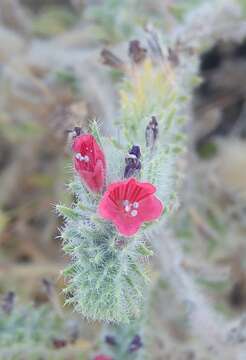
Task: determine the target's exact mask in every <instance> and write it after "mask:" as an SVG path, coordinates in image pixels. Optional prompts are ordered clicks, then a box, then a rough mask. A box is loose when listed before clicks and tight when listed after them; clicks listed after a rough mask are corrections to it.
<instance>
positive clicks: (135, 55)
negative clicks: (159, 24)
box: [128, 40, 147, 64]
mask: <svg viewBox="0 0 246 360" xmlns="http://www.w3.org/2000/svg"><path fill="white" fill-rule="evenodd" d="M128 54H129V57H130V59H131V60H132V62H133V63H135V64H140V63H141V62H143V61H144V59H145V58H146V54H147V49H145V48H143V47H141V44H140V41H138V40H133V41H130V44H129V50H128Z"/></svg>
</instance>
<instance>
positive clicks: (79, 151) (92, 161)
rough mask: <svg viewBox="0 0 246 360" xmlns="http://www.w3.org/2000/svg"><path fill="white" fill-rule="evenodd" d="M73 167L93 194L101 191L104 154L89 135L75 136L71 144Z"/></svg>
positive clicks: (103, 177) (104, 165) (104, 164)
mask: <svg viewBox="0 0 246 360" xmlns="http://www.w3.org/2000/svg"><path fill="white" fill-rule="evenodd" d="M72 150H73V152H74V167H75V170H76V171H77V172H78V174H79V175H80V177H81V179H82V180H83V181H84V182H85V184H86V185H87V187H88V188H89V189H90V190H91V191H94V192H99V191H101V190H102V188H103V185H104V179H105V172H106V163H105V157H104V154H103V152H102V150H101V148H100V146H99V145H98V143H97V142H96V139H95V138H94V137H93V136H92V135H90V134H82V135H79V136H76V137H75V139H74V142H73V146H72Z"/></svg>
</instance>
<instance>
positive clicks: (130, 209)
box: [122, 200, 139, 217]
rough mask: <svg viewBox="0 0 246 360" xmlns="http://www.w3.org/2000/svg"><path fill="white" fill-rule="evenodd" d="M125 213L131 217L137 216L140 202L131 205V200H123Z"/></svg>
mask: <svg viewBox="0 0 246 360" xmlns="http://www.w3.org/2000/svg"><path fill="white" fill-rule="evenodd" d="M122 204H123V207H124V210H125V213H127V214H130V215H131V216H133V217H134V216H137V214H138V210H137V209H138V208H139V203H138V202H136V201H135V202H134V203H130V201H129V200H123V202H122Z"/></svg>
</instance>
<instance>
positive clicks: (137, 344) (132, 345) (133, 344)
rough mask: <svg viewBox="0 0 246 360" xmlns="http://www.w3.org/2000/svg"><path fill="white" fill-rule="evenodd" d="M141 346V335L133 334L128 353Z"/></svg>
mask: <svg viewBox="0 0 246 360" xmlns="http://www.w3.org/2000/svg"><path fill="white" fill-rule="evenodd" d="M142 347H143V343H142V340H141V337H140V336H139V335H135V336H134V338H133V339H132V342H131V343H130V346H129V348H128V352H129V353H133V352H135V351H138V350H139V349H141V348H142Z"/></svg>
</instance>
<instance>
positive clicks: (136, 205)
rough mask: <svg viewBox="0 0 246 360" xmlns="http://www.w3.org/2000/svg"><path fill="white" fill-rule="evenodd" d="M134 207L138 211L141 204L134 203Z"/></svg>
mask: <svg viewBox="0 0 246 360" xmlns="http://www.w3.org/2000/svg"><path fill="white" fill-rule="evenodd" d="M133 207H134V209H138V208H139V203H138V202H136V201H135V202H134V203H133Z"/></svg>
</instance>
